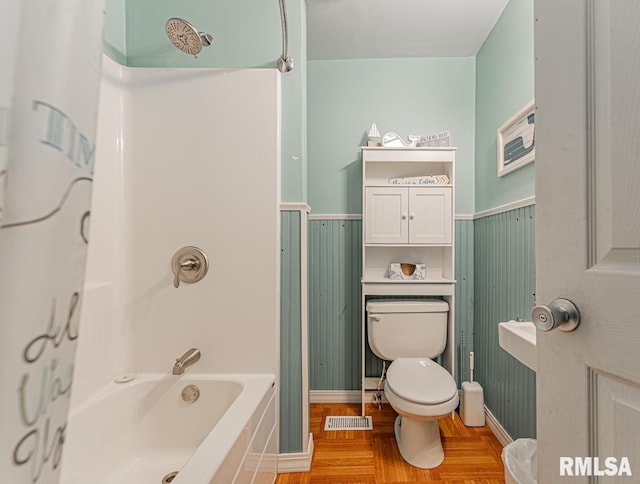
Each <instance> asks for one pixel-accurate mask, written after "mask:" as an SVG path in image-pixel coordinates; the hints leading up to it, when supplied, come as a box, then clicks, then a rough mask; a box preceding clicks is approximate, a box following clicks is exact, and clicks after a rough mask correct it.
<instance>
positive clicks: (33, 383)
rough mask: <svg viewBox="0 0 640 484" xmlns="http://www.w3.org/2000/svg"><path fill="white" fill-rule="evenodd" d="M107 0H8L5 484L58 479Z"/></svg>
mask: <svg viewBox="0 0 640 484" xmlns="http://www.w3.org/2000/svg"><path fill="white" fill-rule="evenodd" d="M103 9H104V0H55V1H51V0H0V66H1V67H0V481H1V482H3V483H7V484H28V483H39V484H52V483H57V482H58V480H59V475H60V464H61V458H62V452H63V447H64V438H65V428H66V421H67V412H68V408H69V396H70V391H71V387H72V381H73V363H74V356H75V349H76V340H77V338H78V322H79V320H78V319H79V313H80V305H81V304H82V288H83V279H84V268H85V260H86V251H87V243H88V237H89V233H88V228H89V213H90V203H91V187H92V177H93V168H94V162H95V156H94V154H95V139H96V122H97V108H98V94H99V81H100V64H101V55H102V27H103V23H104V12H103Z"/></svg>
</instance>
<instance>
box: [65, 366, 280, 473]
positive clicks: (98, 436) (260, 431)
mask: <svg viewBox="0 0 640 484" xmlns="http://www.w3.org/2000/svg"><path fill="white" fill-rule="evenodd" d="M187 387H197V389H198V390H199V398H198V399H197V401H193V402H189V401H185V400H184V398H183V396H182V393H183V390H184V389H185V388H187ZM276 411H277V410H276V399H275V390H274V379H273V375H259V374H256V375H241V374H236V375H229V374H220V375H211V374H202V373H195V374H193V375H191V376H187V375H185V377H182V378H177V377H172V376H168V375H166V374H142V375H138V376H137V377H136V378H135V379H134V380H132V381H131V382H129V383H124V384H118V383H112V384H110V385H108V386H107V387H106V388H105V389H104V392H103V393H101V394H100V395H96V397H95V398H94V399H92V400H91V401H88V402H86V403H85V404H84V405H81V406H79V407H78V408H75V409H74V410H73V412H72V414H71V418H70V424H69V430H68V437H69V447H68V449H67V450H68V453H69V455H72V456H74V461H73V463H72V465H68V466H67V465H65V466H64V471H63V479H62V482H64V483H65V484H86V483H92V484H122V483H125V484H134V483H135V484H157V483H159V482H162V478H163V477H164V476H167V475H169V474H171V473H175V472H178V473H177V475H176V477H175V478H174V479H173V481H172V482H173V484H181V483H182V484H209V483H214V484H215V483H220V484H228V483H230V482H234V481H235V480H237V481H239V482H251V480H252V479H254V482H268V479H269V476H273V475H274V472H273V469H274V468H275V460H274V456H275V454H277V435H276V434H277V432H276ZM105 415H108V416H109V417H108V418H104V416H105Z"/></svg>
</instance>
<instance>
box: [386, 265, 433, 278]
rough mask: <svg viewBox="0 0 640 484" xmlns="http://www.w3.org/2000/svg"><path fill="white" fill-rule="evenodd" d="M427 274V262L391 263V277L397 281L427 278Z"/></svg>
mask: <svg viewBox="0 0 640 484" xmlns="http://www.w3.org/2000/svg"><path fill="white" fill-rule="evenodd" d="M426 275H427V266H426V264H422V263H417V264H412V263H405V262H391V263H390V264H389V279H393V280H395V281H406V280H422V279H425V278H426Z"/></svg>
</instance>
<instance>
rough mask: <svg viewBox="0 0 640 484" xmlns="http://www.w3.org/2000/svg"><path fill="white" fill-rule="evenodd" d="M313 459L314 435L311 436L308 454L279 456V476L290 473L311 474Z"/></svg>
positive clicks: (299, 453)
mask: <svg viewBox="0 0 640 484" xmlns="http://www.w3.org/2000/svg"><path fill="white" fill-rule="evenodd" d="M312 459H313V434H309V446H308V447H307V451H306V452H298V453H295V454H279V455H278V474H286V473H289V472H309V471H310V470H311V460H312Z"/></svg>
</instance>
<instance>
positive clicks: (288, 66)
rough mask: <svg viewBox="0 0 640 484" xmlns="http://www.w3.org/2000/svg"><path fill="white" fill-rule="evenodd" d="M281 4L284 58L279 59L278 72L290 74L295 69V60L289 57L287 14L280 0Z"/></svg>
mask: <svg viewBox="0 0 640 484" xmlns="http://www.w3.org/2000/svg"><path fill="white" fill-rule="evenodd" d="M278 2H279V3H280V23H281V25H282V56H281V57H280V59H278V70H279V71H280V72H290V71H291V70H292V69H293V67H294V64H293V59H292V58H291V57H289V54H288V52H287V49H288V44H289V39H288V37H287V12H286V9H285V7H284V0H278Z"/></svg>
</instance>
